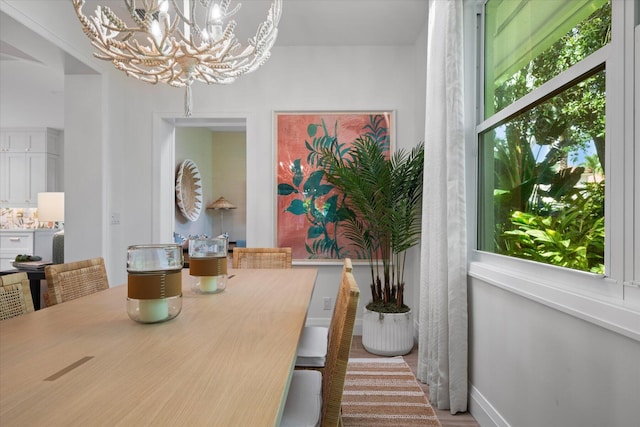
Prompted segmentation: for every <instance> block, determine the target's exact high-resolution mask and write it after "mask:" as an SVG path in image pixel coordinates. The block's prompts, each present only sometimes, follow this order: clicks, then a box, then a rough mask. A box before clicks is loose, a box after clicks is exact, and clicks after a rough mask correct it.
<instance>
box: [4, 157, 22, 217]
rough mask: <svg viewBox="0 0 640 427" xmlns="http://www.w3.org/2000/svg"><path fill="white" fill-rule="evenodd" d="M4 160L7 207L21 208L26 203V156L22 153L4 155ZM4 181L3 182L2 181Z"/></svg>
mask: <svg viewBox="0 0 640 427" xmlns="http://www.w3.org/2000/svg"><path fill="white" fill-rule="evenodd" d="M4 157H5V158H6V161H5V166H6V168H3V170H4V171H5V172H4V174H3V175H6V186H7V191H6V198H5V199H6V200H7V203H8V205H9V206H15V207H23V206H24V205H25V203H26V199H27V198H26V194H27V185H28V182H27V169H26V165H25V158H26V155H25V154H24V153H4ZM3 181H4V180H3Z"/></svg>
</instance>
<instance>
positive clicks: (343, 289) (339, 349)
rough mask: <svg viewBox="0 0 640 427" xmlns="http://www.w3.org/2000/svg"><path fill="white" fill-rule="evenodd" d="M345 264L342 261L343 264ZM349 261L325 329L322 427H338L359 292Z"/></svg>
mask: <svg viewBox="0 0 640 427" xmlns="http://www.w3.org/2000/svg"><path fill="white" fill-rule="evenodd" d="M345 261H346V260H345ZM347 266H349V267H350V266H351V260H350V259H349V260H348V261H346V262H345V268H344V269H343V272H342V278H341V280H340V288H339V290H338V293H339V294H338V298H337V299H336V306H335V308H334V319H333V321H332V322H331V327H330V329H329V345H328V348H327V360H326V364H325V368H324V371H323V373H322V426H323V427H328V426H332V427H333V426H338V425H342V420H341V412H340V408H341V405H342V392H343V390H344V382H345V378H346V376H347V364H348V363H349V353H350V352H351V341H352V339H353V328H354V325H355V322H356V314H357V312H358V300H359V299H360V289H359V288H358V284H357V283H356V280H355V278H354V277H353V273H352V272H351V270H350V268H348V267H347Z"/></svg>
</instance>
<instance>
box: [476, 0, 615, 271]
mask: <svg viewBox="0 0 640 427" xmlns="http://www.w3.org/2000/svg"><path fill="white" fill-rule="evenodd" d="M611 18H612V9H611V3H610V1H608V0H588V1H571V2H566V1H549V0H531V1H528V2H526V1H500V0H487V1H486V2H485V10H484V43H483V47H484V49H483V52H484V55H483V59H484V61H483V62H484V73H483V74H484V78H483V79H482V80H481V81H483V82H484V83H483V87H482V89H483V97H482V98H483V99H482V107H483V111H482V114H481V117H482V120H481V122H480V124H479V125H478V127H477V138H478V139H477V140H478V144H479V148H478V152H479V169H478V170H479V177H478V184H479V185H478V188H479V195H478V224H477V229H478V249H480V250H482V251H486V252H492V253H496V254H501V255H507V256H511V257H516V258H523V259H527V260H531V261H536V262H540V263H545V264H552V265H556V266H560V267H566V268H570V269H575V270H581V271H587V272H591V273H597V274H602V275H604V274H606V273H607V263H606V262H605V260H606V253H605V250H606V247H605V242H607V241H608V238H607V236H606V233H605V230H607V227H606V226H605V219H606V218H605V211H606V209H605V208H606V203H607V201H606V198H607V193H606V192H605V185H606V179H605V177H606V175H605V171H606V166H605V165H606V164H607V163H606V161H605V160H606V153H607V147H606V141H607V135H606V132H605V129H606V127H607V108H606V106H607V102H606V100H607V93H606V87H607V78H608V73H607V69H606V68H607V53H606V47H607V46H608V45H609V43H610V42H611V21H612V19H611ZM603 52H604V53H603Z"/></svg>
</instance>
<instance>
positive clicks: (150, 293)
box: [127, 244, 184, 323]
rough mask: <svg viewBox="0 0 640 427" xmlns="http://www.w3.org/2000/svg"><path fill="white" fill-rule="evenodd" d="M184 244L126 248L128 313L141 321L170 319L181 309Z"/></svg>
mask: <svg viewBox="0 0 640 427" xmlns="http://www.w3.org/2000/svg"><path fill="white" fill-rule="evenodd" d="M183 264H184V259H183V256H182V246H181V245H177V244H158V245H155V244H149V245H132V246H129V248H128V249H127V273H128V280H127V313H128V314H129V317H130V318H131V319H133V320H135V321H136V322H140V323H159V322H164V321H167V320H171V319H173V318H174V317H176V316H177V315H178V314H180V311H181V310H182V267H183Z"/></svg>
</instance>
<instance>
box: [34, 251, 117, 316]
mask: <svg viewBox="0 0 640 427" xmlns="http://www.w3.org/2000/svg"><path fill="white" fill-rule="evenodd" d="M44 274H45V277H46V278H47V285H48V287H49V292H48V294H47V295H48V298H47V306H50V305H55V304H60V303H62V302H65V301H71V300H74V299H76V298H80V297H83V296H86V295H90V294H93V293H96V292H98V291H102V290H105V289H108V288H109V281H108V280H107V271H106V269H105V266H104V259H103V258H92V259H87V260H83V261H75V262H69V263H66V264H54V265H48V266H46V267H45V269H44Z"/></svg>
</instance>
